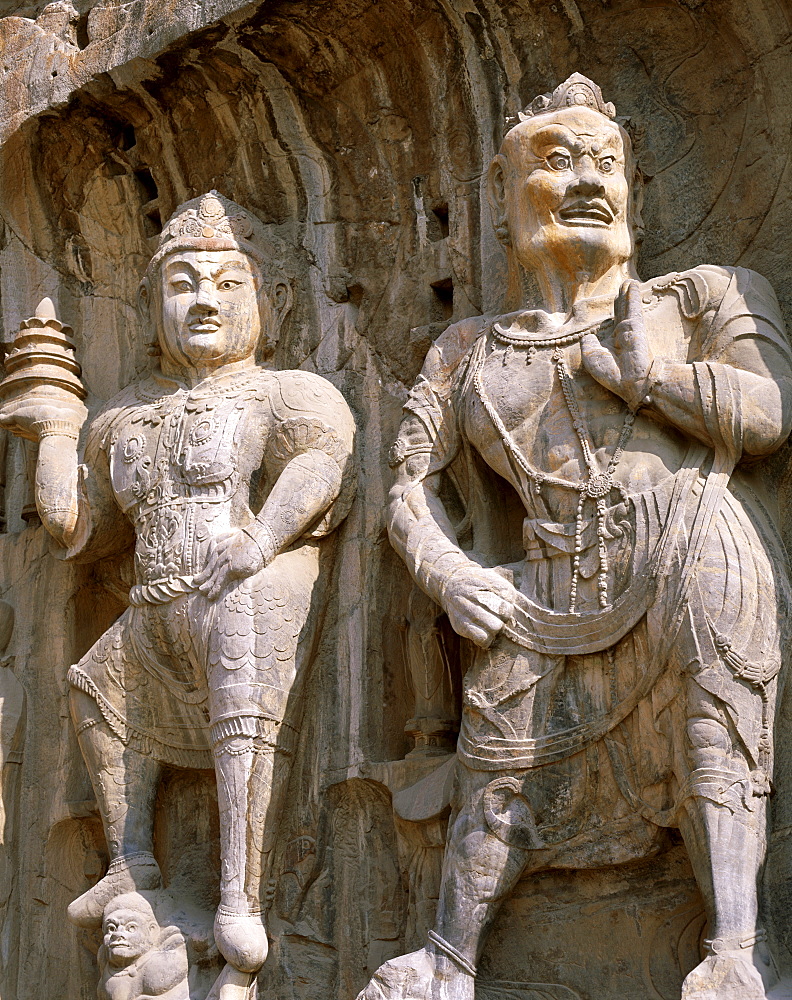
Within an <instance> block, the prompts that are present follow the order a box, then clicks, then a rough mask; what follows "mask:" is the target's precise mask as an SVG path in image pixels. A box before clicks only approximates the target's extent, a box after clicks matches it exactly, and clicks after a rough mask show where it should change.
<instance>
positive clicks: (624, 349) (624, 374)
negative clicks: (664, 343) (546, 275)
mask: <svg viewBox="0 0 792 1000" xmlns="http://www.w3.org/2000/svg"><path fill="white" fill-rule="evenodd" d="M614 321H615V324H616V325H615V328H614V331H613V347H612V349H609V348H607V347H605V346H604V345H603V344H601V343H600V341H599V339H598V338H597V337H596V335H595V334H593V333H589V334H587V335H586V336H585V337H584V338H583V339H582V340H581V342H580V350H581V354H582V356H583V365H584V366H585V368H586V371H587V372H588V373H589V375H591V376H592V378H595V379H596V380H597V381H598V382H599V383H600V385H604V386H605V388H606V389H610V390H611V392H615V393H616V395H617V396H621V398H622V399H623V400H624V401H625V402H626V403H627V405H628V406H629V407H630V409H631V410H637V409H638V407H639V406H640V404H641V401H642V400H643V399H644V397H645V396H646V393H647V391H648V381H649V369H650V368H651V366H652V360H653V358H652V351H651V349H650V347H649V340H648V338H647V336H646V325H645V324H644V318H643V309H642V308H641V286H640V285H639V283H638V282H637V281H625V283H624V284H623V285H622V287H621V289H620V291H619V294H618V296H617V297H616V302H615V306H614Z"/></svg>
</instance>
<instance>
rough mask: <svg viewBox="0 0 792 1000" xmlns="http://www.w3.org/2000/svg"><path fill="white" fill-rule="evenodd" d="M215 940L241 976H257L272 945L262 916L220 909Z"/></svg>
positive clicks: (216, 919)
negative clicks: (255, 974) (242, 973)
mask: <svg viewBox="0 0 792 1000" xmlns="http://www.w3.org/2000/svg"><path fill="white" fill-rule="evenodd" d="M214 936H215V944H216V945H217V948H218V950H219V952H220V954H221V955H222V956H223V958H224V959H225V960H226V962H228V964H229V965H233V967H234V968H235V969H238V970H239V971H240V972H248V973H252V972H258V970H259V969H260V968H261V966H262V965H263V964H264V960H265V959H266V957H267V952H268V951H269V944H268V942H267V932H266V931H265V930H264V924H263V923H262V920H261V914H260V913H238V912H237V911H236V910H231V909H229V908H228V907H226V906H222V905H220V906H219V907H218V908H217V913H216V914H215V920H214Z"/></svg>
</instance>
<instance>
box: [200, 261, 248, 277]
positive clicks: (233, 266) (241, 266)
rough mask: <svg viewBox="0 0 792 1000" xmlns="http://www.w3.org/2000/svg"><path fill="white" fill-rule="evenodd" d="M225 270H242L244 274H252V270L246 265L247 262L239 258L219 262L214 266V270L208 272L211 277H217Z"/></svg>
mask: <svg viewBox="0 0 792 1000" xmlns="http://www.w3.org/2000/svg"><path fill="white" fill-rule="evenodd" d="M225 271H243V272H244V273H245V274H248V275H251V276H252V275H253V272H252V270H251V269H250V267H248V265H247V264H245V263H243V262H242V261H239V260H230V261H227V262H226V263H224V264H221V265H220V266H219V267H216V268H215V269H214V271H211V272H210V274H211V276H212V277H213V278H218V277H219V276H220V275H221V274H223V273H224V272H225Z"/></svg>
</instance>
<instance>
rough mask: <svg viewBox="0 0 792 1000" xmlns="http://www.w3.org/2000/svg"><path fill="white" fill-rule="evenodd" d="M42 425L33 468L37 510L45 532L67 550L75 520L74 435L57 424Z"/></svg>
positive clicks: (75, 457) (76, 498)
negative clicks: (34, 469) (59, 427)
mask: <svg viewBox="0 0 792 1000" xmlns="http://www.w3.org/2000/svg"><path fill="white" fill-rule="evenodd" d="M43 423H44V425H45V426H44V427H43V428H42V430H41V434H40V437H39V453H38V463H37V465H36V508H37V510H38V512H39V517H40V518H41V523H42V524H43V525H44V527H45V528H46V529H47V531H48V532H49V533H50V534H51V535H52V537H53V538H54V539H55V540H56V541H57V542H59V543H60V544H61V545H63V546H65V547H68V546H69V544H70V543H71V540H72V538H73V536H74V532H75V529H76V527H77V520H78V507H79V499H78V478H79V462H78V457H77V435H76V433H74V434H72V433H70V432H69V431H68V430H66V429H56V428H54V427H53V426H52V425H54V424H56V423H59V422H56V421H43ZM47 425H49V426H47Z"/></svg>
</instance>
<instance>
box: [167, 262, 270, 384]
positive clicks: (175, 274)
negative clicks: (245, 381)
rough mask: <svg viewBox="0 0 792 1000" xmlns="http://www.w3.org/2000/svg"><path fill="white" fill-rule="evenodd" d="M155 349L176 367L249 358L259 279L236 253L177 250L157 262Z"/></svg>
mask: <svg viewBox="0 0 792 1000" xmlns="http://www.w3.org/2000/svg"><path fill="white" fill-rule="evenodd" d="M160 278H161V309H162V312H161V325H160V346H161V348H162V353H163V355H164V356H165V357H167V358H169V360H171V361H172V362H174V363H175V364H177V365H179V366H180V367H184V366H186V367H196V366H205V367H209V368H212V367H217V366H219V365H224V364H229V363H230V362H234V361H243V360H245V359H246V358H250V357H252V356H253V355H254V354H255V351H256V345H257V344H258V340H259V334H260V332H261V317H260V314H259V285H260V278H259V275H258V271H257V269H256V266H255V264H254V263H253V262H252V261H251V260H250V258H249V257H247V256H246V255H245V254H243V253H240V252H239V251H238V250H216V251H211V252H207V251H200V250H180V251H178V252H176V253H173V254H170V255H168V256H167V257H165V258H163V260H162V263H161V265H160Z"/></svg>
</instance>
